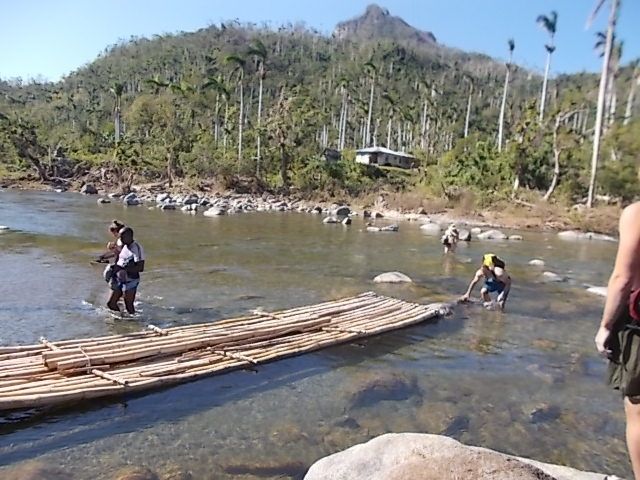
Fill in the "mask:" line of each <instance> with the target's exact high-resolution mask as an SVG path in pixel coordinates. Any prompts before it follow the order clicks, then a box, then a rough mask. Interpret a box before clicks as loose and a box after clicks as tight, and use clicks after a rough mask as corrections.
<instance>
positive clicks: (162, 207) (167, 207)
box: [160, 203, 176, 210]
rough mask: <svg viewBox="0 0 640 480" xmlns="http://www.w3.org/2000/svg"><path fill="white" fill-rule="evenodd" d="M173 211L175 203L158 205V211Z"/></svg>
mask: <svg viewBox="0 0 640 480" xmlns="http://www.w3.org/2000/svg"><path fill="white" fill-rule="evenodd" d="M175 209H176V204H175V203H163V204H162V205H160V210H175Z"/></svg>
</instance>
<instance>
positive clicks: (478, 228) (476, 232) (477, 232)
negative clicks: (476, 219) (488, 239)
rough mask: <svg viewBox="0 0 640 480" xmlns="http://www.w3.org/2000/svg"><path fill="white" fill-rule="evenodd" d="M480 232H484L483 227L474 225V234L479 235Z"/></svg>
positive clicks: (472, 231) (472, 232)
mask: <svg viewBox="0 0 640 480" xmlns="http://www.w3.org/2000/svg"><path fill="white" fill-rule="evenodd" d="M479 233H482V229H481V228H480V227H473V228H472V229H471V234H472V235H478V234H479Z"/></svg>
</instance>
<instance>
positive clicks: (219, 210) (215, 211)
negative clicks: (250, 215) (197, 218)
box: [203, 207, 227, 217]
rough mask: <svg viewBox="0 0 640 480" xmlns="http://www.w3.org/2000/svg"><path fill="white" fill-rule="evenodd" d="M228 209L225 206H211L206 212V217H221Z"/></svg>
mask: <svg viewBox="0 0 640 480" xmlns="http://www.w3.org/2000/svg"><path fill="white" fill-rule="evenodd" d="M226 214H227V210H226V209H225V208H223V207H211V208H210V209H209V210H207V211H205V212H204V214H203V215H204V216H205V217H219V216H221V215H226Z"/></svg>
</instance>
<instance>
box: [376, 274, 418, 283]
mask: <svg viewBox="0 0 640 480" xmlns="http://www.w3.org/2000/svg"><path fill="white" fill-rule="evenodd" d="M373 281H374V283H412V282H413V280H411V278H409V277H408V276H407V275H405V274H404V273H400V272H386V273H381V274H380V275H378V276H377V277H375V278H374V279H373Z"/></svg>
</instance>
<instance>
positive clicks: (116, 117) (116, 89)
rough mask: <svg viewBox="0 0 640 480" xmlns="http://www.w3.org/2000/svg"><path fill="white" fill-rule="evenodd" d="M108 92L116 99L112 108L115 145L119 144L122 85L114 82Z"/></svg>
mask: <svg viewBox="0 0 640 480" xmlns="http://www.w3.org/2000/svg"><path fill="white" fill-rule="evenodd" d="M109 90H110V91H111V93H113V94H114V95H115V97H116V104H115V107H114V108H113V123H114V131H115V139H116V145H117V144H118V143H119V142H120V115H121V108H120V107H121V105H120V102H121V101H122V93H123V92H124V83H120V82H115V83H114V84H113V86H112V87H111V88H110V89H109Z"/></svg>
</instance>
